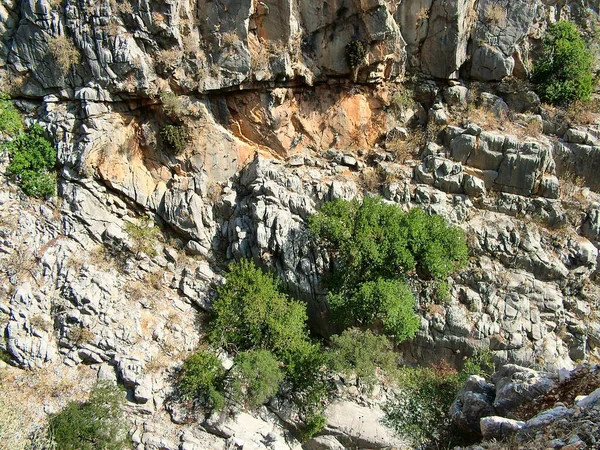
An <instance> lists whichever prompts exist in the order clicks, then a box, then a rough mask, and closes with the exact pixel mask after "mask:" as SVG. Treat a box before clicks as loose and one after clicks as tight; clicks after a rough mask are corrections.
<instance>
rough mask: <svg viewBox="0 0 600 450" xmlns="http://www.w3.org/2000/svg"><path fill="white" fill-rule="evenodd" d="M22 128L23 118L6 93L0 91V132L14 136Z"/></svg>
mask: <svg viewBox="0 0 600 450" xmlns="http://www.w3.org/2000/svg"><path fill="white" fill-rule="evenodd" d="M22 130H23V120H22V119H21V114H20V113H19V111H17V108H15V106H14V105H13V104H12V102H11V101H10V96H9V95H8V94H4V93H0V132H2V133H4V134H6V135H8V136H14V135H16V134H17V133H19V132H20V131H22Z"/></svg>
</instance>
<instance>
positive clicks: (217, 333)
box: [210, 260, 308, 363]
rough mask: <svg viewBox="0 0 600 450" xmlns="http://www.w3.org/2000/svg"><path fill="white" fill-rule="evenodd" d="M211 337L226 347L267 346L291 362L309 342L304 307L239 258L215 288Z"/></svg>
mask: <svg viewBox="0 0 600 450" xmlns="http://www.w3.org/2000/svg"><path fill="white" fill-rule="evenodd" d="M217 293H218V297H217V299H216V300H215V302H214V304H213V314H214V319H213V321H212V323H211V332H210V340H211V342H212V343H213V344H215V345H223V346H224V347H226V348H227V349H229V350H231V349H236V350H237V351H242V350H255V349H266V350H269V351H271V352H273V353H274V354H275V355H276V356H277V357H278V358H280V360H282V361H283V362H286V363H288V362H291V360H292V359H293V358H294V356H296V355H297V354H298V353H302V352H304V348H305V347H306V346H307V344H308V339H307V336H308V332H307V329H306V320H307V316H306V307H305V306H304V305H303V304H302V303H300V302H298V301H295V300H292V299H290V298H289V297H288V296H287V295H285V294H284V293H282V292H281V291H280V289H279V287H278V285H277V282H276V281H275V279H274V278H273V277H272V276H271V275H268V274H266V273H264V272H263V271H262V270H260V269H259V268H257V267H256V266H255V265H254V263H252V262H251V261H248V260H242V261H240V262H239V263H235V264H232V265H231V266H230V267H229V274H228V275H227V282H226V283H225V284H224V285H222V286H219V288H218V289H217Z"/></svg>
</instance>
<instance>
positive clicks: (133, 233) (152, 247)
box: [125, 217, 160, 258]
mask: <svg viewBox="0 0 600 450" xmlns="http://www.w3.org/2000/svg"><path fill="white" fill-rule="evenodd" d="M125 232H126V233H127V234H128V236H129V237H130V238H131V240H132V241H133V245H134V247H135V248H134V252H135V253H136V254H140V253H145V254H146V255H148V256H150V257H151V258H153V257H155V256H156V255H157V252H156V243H157V241H158V239H159V237H160V230H159V228H158V227H156V226H154V224H152V223H150V220H149V219H148V218H145V217H144V218H142V219H140V223H139V225H136V224H134V223H132V222H125Z"/></svg>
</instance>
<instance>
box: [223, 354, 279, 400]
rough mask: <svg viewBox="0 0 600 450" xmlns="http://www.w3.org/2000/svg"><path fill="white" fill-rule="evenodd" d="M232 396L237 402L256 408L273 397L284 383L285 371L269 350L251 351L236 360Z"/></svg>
mask: <svg viewBox="0 0 600 450" xmlns="http://www.w3.org/2000/svg"><path fill="white" fill-rule="evenodd" d="M233 374H234V375H233V382H232V391H233V393H232V395H233V397H234V399H236V400H237V401H241V402H243V403H245V404H247V405H248V406H249V407H250V408H256V407H258V406H260V405H262V404H263V403H265V402H266V401H267V400H268V399H269V398H271V397H273V396H274V395H275V394H276V393H277V391H278V390H279V385H280V384H281V382H282V381H283V371H282V370H281V367H280V364H279V362H278V361H277V359H275V356H274V355H273V354H272V353H271V352H269V351H268V350H250V351H247V352H242V353H240V354H239V355H238V356H237V357H236V358H235V366H234V368H233Z"/></svg>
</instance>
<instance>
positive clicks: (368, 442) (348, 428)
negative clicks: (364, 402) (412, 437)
mask: <svg viewBox="0 0 600 450" xmlns="http://www.w3.org/2000/svg"><path fill="white" fill-rule="evenodd" d="M383 417H384V413H383V411H381V409H379V408H377V407H373V408H368V407H365V406H359V405H357V404H356V403H353V402H348V401H339V400H338V401H335V402H333V403H332V404H330V405H329V406H328V407H327V409H326V410H325V418H326V419H327V425H326V427H325V433H326V434H331V435H334V436H341V437H343V438H344V439H346V440H349V441H350V442H352V445H353V446H358V447H359V448H385V447H401V446H402V445H403V444H404V443H403V441H401V440H400V439H398V438H397V437H396V434H395V433H394V431H393V430H391V429H390V428H387V427H386V426H385V425H383V424H382V422H381V420H382V419H383Z"/></svg>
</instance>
